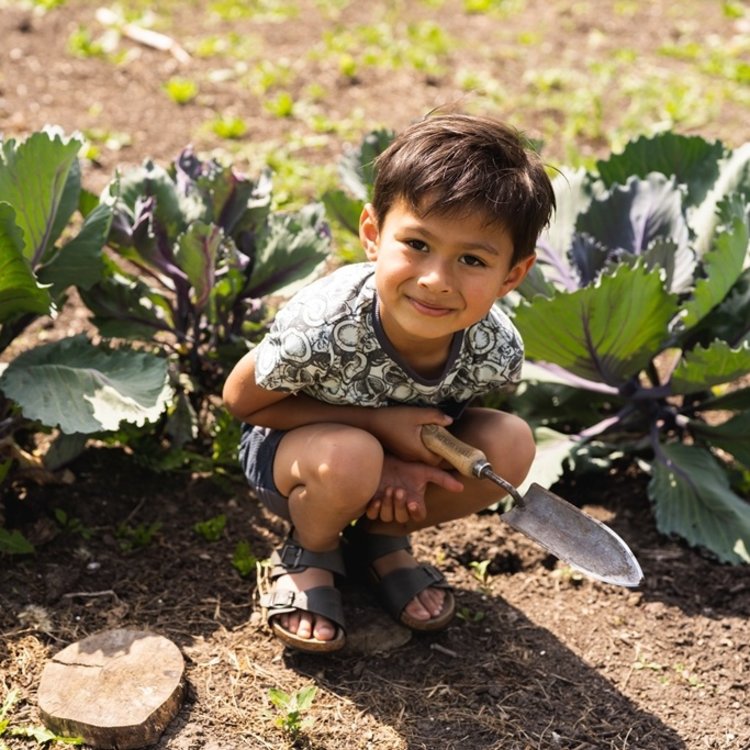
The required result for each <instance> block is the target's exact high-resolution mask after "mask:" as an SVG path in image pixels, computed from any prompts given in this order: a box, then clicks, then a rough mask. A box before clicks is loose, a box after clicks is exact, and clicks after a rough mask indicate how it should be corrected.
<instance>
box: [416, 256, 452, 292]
mask: <svg viewBox="0 0 750 750" xmlns="http://www.w3.org/2000/svg"><path fill="white" fill-rule="evenodd" d="M419 284H420V286H423V287H424V288H425V289H429V290H430V291H433V292H448V291H450V290H451V288H452V282H451V273H450V270H449V269H448V267H447V264H446V263H442V262H440V261H432V262H430V263H427V264H425V267H424V268H423V269H422V272H421V273H420V275H419Z"/></svg>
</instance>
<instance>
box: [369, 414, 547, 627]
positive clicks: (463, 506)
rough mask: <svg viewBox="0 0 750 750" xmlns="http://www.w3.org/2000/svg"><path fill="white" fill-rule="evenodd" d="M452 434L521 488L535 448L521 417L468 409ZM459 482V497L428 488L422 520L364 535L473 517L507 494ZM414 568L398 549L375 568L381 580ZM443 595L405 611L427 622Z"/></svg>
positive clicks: (381, 526) (374, 527)
mask: <svg viewBox="0 0 750 750" xmlns="http://www.w3.org/2000/svg"><path fill="white" fill-rule="evenodd" d="M451 431H452V432H453V433H454V434H455V435H456V437H458V438H460V439H461V440H463V441H464V442H466V443H468V444H470V445H472V446H474V447H476V448H479V449H480V450H482V451H483V452H484V454H485V455H486V456H487V460H488V461H489V462H490V464H491V466H492V467H493V469H494V471H495V473H497V474H499V475H500V476H502V477H503V478H504V479H506V480H507V481H509V482H510V483H511V484H513V485H518V484H521V482H523V480H524V479H525V478H526V475H527V474H528V472H529V469H530V468H531V463H532V461H533V460H534V454H535V451H536V449H535V445H534V438H533V434H532V432H531V429H530V428H529V426H528V425H527V424H526V422H524V421H523V420H522V419H520V418H519V417H516V416H514V415H512V414H507V413H505V412H500V411H496V410H493V409H479V408H475V409H467V411H466V413H465V414H464V415H463V416H462V417H461V419H460V420H459V421H458V423H457V424H456V425H455V427H453V428H451ZM458 478H459V479H460V480H461V481H462V482H463V483H464V490H463V492H460V493H456V492H448V491H447V490H444V489H442V488H440V487H438V486H437V485H434V484H430V485H428V488H427V492H426V493H425V504H426V508H427V517H426V518H425V520H424V521H422V522H419V523H416V522H409V523H406V524H399V523H384V522H382V521H373V522H372V523H371V524H370V525H369V526H368V530H369V531H371V532H372V533H377V534H391V535H396V536H400V535H403V534H408V533H410V532H412V531H415V530H417V529H421V528H427V527H430V526H435V525H436V524H439V523H443V522H446V521H452V520H455V519H456V518H463V517H464V516H468V515H470V514H471V513H476V512H478V511H480V510H483V509H484V508H486V507H488V506H490V505H492V504H493V503H496V502H497V501H498V500H500V499H501V498H502V497H503V496H504V494H505V493H504V492H503V490H502V489H501V488H500V487H498V486H497V485H496V484H494V483H493V482H489V481H487V480H486V479H477V478H468V477H464V476H459V477H458ZM416 564H417V563H416V561H415V560H414V558H413V557H412V556H411V555H410V554H409V553H408V552H406V551H405V550H401V551H398V552H393V553H391V554H390V555H386V556H384V557H382V558H380V559H379V560H377V561H376V564H375V566H374V567H375V569H376V571H377V573H378V575H380V576H384V575H387V574H388V573H390V572H391V571H393V570H396V569H399V568H403V567H407V566H408V567H411V566H414V565H416ZM444 596H445V594H444V592H443V591H441V590H440V589H437V588H429V589H426V590H425V591H424V592H422V593H421V594H419V596H418V597H415V599H414V600H412V602H410V604H409V605H407V608H406V611H407V612H408V613H409V614H410V615H411V616H412V617H415V618H417V619H422V620H424V619H428V618H429V617H431V616H435V615H437V614H438V613H439V612H440V611H441V610H442V606H443V599H444Z"/></svg>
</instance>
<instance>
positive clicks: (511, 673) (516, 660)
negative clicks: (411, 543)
mask: <svg viewBox="0 0 750 750" xmlns="http://www.w3.org/2000/svg"><path fill="white" fill-rule="evenodd" d="M455 594H456V597H457V605H458V609H459V611H464V612H479V611H482V610H487V608H488V603H487V601H486V600H483V598H482V595H481V593H477V592H473V591H467V590H461V589H456V590H455ZM346 597H347V603H348V605H349V603H351V607H350V606H347V616H348V620H349V625H350V630H351V631H352V632H354V631H356V629H357V628H360V627H365V628H366V627H368V619H369V618H372V617H374V616H379V615H378V614H376V610H375V609H374V607H373V604H372V600H370V599H369V598H368V597H367V595H366V594H363V593H359V592H357V591H351V592H349V591H347V592H346ZM350 612H351V614H352V616H350ZM394 646H395V648H394V650H392V651H390V652H388V653H385V652H384V653H371V654H362V653H357V652H356V650H354V649H353V648H350V646H349V645H348V644H347V647H346V648H345V649H344V651H342V652H341V653H340V655H336V656H333V657H331V656H327V657H325V658H324V659H322V658H321V657H319V656H314V655H309V654H304V653H300V652H293V651H288V650H287V651H285V661H286V664H287V666H288V667H289V668H291V669H293V670H295V671H297V672H299V673H301V674H305V675H308V676H310V677H311V678H313V679H314V680H315V681H316V682H317V683H318V684H320V685H322V686H324V687H325V688H326V690H329V691H331V692H332V693H334V694H336V695H338V696H340V697H342V698H345V699H347V700H349V701H353V702H354V703H355V704H356V705H357V706H358V707H359V708H360V709H361V710H362V711H363V712H365V713H367V714H369V715H371V716H372V717H374V718H375V719H376V720H377V721H378V722H379V723H381V724H386V725H388V726H389V727H391V728H392V729H393V731H394V732H396V733H397V734H398V736H399V737H400V738H401V740H402V741H403V742H404V743H405V746H406V747H407V748H409V750H418V748H421V749H425V748H429V750H452V749H453V748H461V750H489V749H490V748H493V749H498V750H499V749H500V748H502V749H503V750H506V749H507V750H525V749H526V748H531V747H533V748H542V749H544V748H549V749H550V750H553V749H556V748H570V749H572V748H578V749H580V750H594V749H595V748H596V749H597V750H599V749H603V748H615V747H617V748H621V747H633V748H639V750H679V749H680V748H685V747H686V745H685V743H684V742H683V740H682V739H681V738H680V736H679V735H678V734H677V732H676V731H675V730H674V729H672V728H671V727H669V726H667V725H665V724H664V723H663V722H662V721H661V720H660V719H659V718H658V717H656V716H654V715H653V714H650V713H648V712H647V711H644V710H643V709H641V708H639V707H637V706H636V705H635V704H633V703H632V702H631V701H630V700H629V699H628V698H627V697H625V696H624V695H623V694H622V693H620V692H619V691H618V690H617V688H616V687H615V686H614V685H613V684H612V683H611V682H609V681H608V680H607V679H606V678H605V677H603V676H602V675H600V674H599V673H597V672H596V670H594V669H592V668H591V667H589V666H588V665H587V664H585V663H584V662H583V661H582V660H581V659H580V658H579V657H578V656H576V655H575V654H574V653H573V652H572V651H571V650H569V649H568V648H567V647H566V646H564V645H563V644H562V643H561V642H560V641H559V640H558V639H557V638H556V637H555V636H554V635H553V634H552V633H551V632H550V631H548V630H546V629H544V628H542V627H539V626H538V625H536V624H534V623H533V622H531V621H530V620H529V619H528V618H527V617H526V616H525V615H524V614H523V613H522V612H521V611H519V610H518V609H516V608H515V607H512V606H511V605H509V604H508V603H507V602H505V601H504V600H503V599H502V598H500V597H493V601H492V605H491V614H490V615H489V616H487V617H485V618H484V619H482V620H481V621H480V622H468V621H466V620H462V619H460V618H457V619H456V620H455V621H454V624H452V625H451V627H450V628H449V629H448V630H446V631H445V632H443V633H440V634H436V635H421V634H420V635H414V636H412V637H411V639H410V640H408V642H407V643H405V645H401V646H398V645H397V644H394ZM372 746H373V747H380V746H383V745H382V744H378V742H377V741H376V740H374V744H373V745H372Z"/></svg>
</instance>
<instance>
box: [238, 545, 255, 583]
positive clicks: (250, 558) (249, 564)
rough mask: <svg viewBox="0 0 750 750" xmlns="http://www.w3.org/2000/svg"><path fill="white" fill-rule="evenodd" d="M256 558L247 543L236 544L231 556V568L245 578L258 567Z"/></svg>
mask: <svg viewBox="0 0 750 750" xmlns="http://www.w3.org/2000/svg"><path fill="white" fill-rule="evenodd" d="M258 562H259V560H258V558H257V557H256V556H255V555H254V554H253V553H252V550H251V549H250V545H249V544H248V543H247V542H244V541H243V542H237V546H236V547H235V548H234V554H233V555H232V566H233V567H234V569H235V570H236V571H237V572H238V573H239V574H240V575H241V576H242V577H243V578H246V577H247V576H249V575H250V573H252V572H253V571H254V570H255V569H256V568H257V567H258Z"/></svg>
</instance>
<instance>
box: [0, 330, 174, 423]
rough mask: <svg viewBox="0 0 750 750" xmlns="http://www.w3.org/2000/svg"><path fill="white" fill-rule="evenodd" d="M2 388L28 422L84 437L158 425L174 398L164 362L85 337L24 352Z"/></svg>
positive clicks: (6, 374) (5, 376)
mask: <svg viewBox="0 0 750 750" xmlns="http://www.w3.org/2000/svg"><path fill="white" fill-rule="evenodd" d="M0 389H2V390H3V392H4V393H5V395H6V396H8V397H9V398H11V399H13V400H14V401H15V402H16V403H18V405H19V406H20V407H21V410H22V412H23V414H24V416H25V417H26V418H27V419H33V420H38V421H39V422H41V423H42V424H44V425H48V426H56V425H59V427H60V429H61V430H62V431H63V432H65V433H73V432H81V433H84V434H90V433H92V432H100V431H102V430H116V429H117V427H118V426H119V424H120V422H122V421H125V422H130V423H133V424H136V425H143V424H144V423H145V422H151V421H154V420H155V419H157V418H158V417H159V416H160V414H161V413H162V412H163V411H164V409H165V408H166V406H167V403H168V402H169V400H170V399H171V397H172V389H171V387H170V386H169V379H168V374H167V362H166V360H165V359H162V358H160V357H155V356H153V355H151V354H148V353H146V352H137V351H133V350H129V349H125V348H121V349H117V350H109V349H106V348H104V347H98V348H97V347H95V346H93V345H92V344H91V343H90V342H89V341H88V339H87V338H86V337H85V336H82V335H81V336H73V337H70V338H67V339H62V340H61V341H58V342H55V343H53V344H47V345H45V346H40V347H36V348H35V349H31V350H29V351H26V352H24V353H23V354H20V355H19V356H18V357H16V358H15V359H14V360H13V361H12V362H11V363H10V365H8V367H7V368H6V369H5V371H4V372H3V374H2V376H0Z"/></svg>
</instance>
